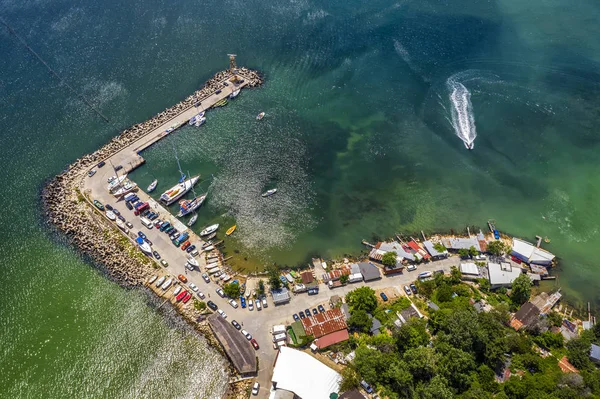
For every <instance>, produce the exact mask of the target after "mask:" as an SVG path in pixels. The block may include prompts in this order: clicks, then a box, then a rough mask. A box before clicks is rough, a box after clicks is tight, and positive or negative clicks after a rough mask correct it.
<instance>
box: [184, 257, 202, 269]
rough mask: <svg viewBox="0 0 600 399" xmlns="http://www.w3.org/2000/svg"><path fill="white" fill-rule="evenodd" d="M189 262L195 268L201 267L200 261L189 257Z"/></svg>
mask: <svg viewBox="0 0 600 399" xmlns="http://www.w3.org/2000/svg"><path fill="white" fill-rule="evenodd" d="M187 261H188V263H189V264H190V265H192V266H195V267H199V266H200V264H199V263H198V261H197V260H196V259H194V258H193V257H192V256H188V258H187Z"/></svg>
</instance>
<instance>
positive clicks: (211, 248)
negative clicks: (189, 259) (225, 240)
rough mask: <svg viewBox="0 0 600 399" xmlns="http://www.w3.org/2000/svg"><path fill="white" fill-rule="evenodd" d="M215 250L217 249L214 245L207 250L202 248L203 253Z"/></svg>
mask: <svg viewBox="0 0 600 399" xmlns="http://www.w3.org/2000/svg"><path fill="white" fill-rule="evenodd" d="M213 249H215V246H214V245H209V246H208V247H206V248H202V250H203V251H205V252H209V251H212V250H213Z"/></svg>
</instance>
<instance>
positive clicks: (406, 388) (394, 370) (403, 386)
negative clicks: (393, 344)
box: [386, 360, 413, 398]
mask: <svg viewBox="0 0 600 399" xmlns="http://www.w3.org/2000/svg"><path fill="white" fill-rule="evenodd" d="M386 379H387V380H388V383H389V385H390V387H391V388H392V390H393V391H394V392H396V393H398V394H401V395H402V397H403V398H412V397H413V395H412V391H413V376H412V374H411V373H410V371H408V366H407V365H406V363H405V362H403V361H401V360H400V361H396V362H394V363H392V365H391V366H390V367H389V368H388V369H387V371H386Z"/></svg>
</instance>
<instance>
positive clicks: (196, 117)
mask: <svg viewBox="0 0 600 399" xmlns="http://www.w3.org/2000/svg"><path fill="white" fill-rule="evenodd" d="M201 119H206V118H204V111H202V112H200V113H199V114H198V115H194V116H192V118H191V119H190V120H189V122H188V125H190V126H192V125H196V123H197V122H198V121H199V120H201ZM196 126H198V125H196Z"/></svg>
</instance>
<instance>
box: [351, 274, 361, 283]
mask: <svg viewBox="0 0 600 399" xmlns="http://www.w3.org/2000/svg"><path fill="white" fill-rule="evenodd" d="M359 281H363V276H362V274H360V273H354V274H351V275H350V276H349V277H348V282H349V283H358V282H359Z"/></svg>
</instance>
